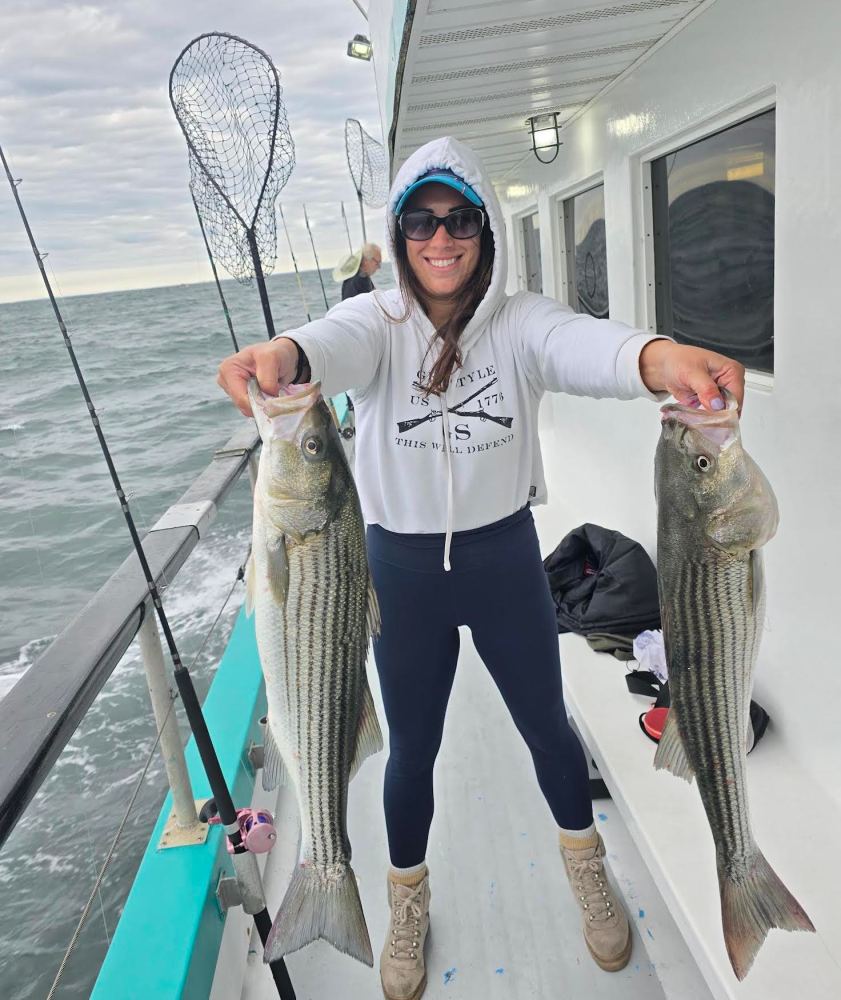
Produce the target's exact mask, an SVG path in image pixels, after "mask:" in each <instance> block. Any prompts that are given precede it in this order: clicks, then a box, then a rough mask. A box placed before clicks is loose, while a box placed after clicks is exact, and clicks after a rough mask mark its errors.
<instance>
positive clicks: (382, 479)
mask: <svg viewBox="0 0 841 1000" xmlns="http://www.w3.org/2000/svg"><path fill="white" fill-rule="evenodd" d="M389 235H390V239H391V248H392V259H393V261H394V262H395V265H396V269H397V274H398V278H399V282H400V288H399V290H393V291H391V292H387V293H374V294H369V295H360V296H357V297H355V298H353V299H349V300H347V301H346V302H342V303H341V304H340V305H338V306H336V307H335V308H334V309H332V310H331V311H330V312H329V313H328V314H327V316H326V317H325V318H324V319H322V320H317V321H316V322H314V323H310V324H308V325H307V326H305V327H303V328H302V329H300V330H296V331H292V332H290V333H288V334H286V335H284V336H281V337H280V338H278V339H276V340H275V341H273V342H271V343H269V344H261V345H257V346H254V347H250V348H247V349H246V350H244V351H241V352H240V353H239V354H236V355H234V356H233V357H231V358H228V359H227V360H226V361H224V362H223V364H222V365H221V367H220V370H219V384H220V385H221V386H222V387H223V388H224V389H225V390H226V391H227V392H228V393H229V394H230V396H231V397H232V399H233V400H234V402H235V403H236V405H237V406H238V407H239V408H240V410H242V412H243V413H246V414H248V413H250V410H249V406H248V399H247V395H246V389H245V386H246V383H247V380H248V379H249V378H251V377H252V376H254V375H256V376H257V378H258V381H259V382H260V385H261V386H262V388H263V389H264V391H266V392H269V393H276V392H277V391H278V387H279V386H280V385H285V384H288V383H290V382H293V381H296V382H297V381H307V380H309V379H320V380H321V381H322V383H323V388H324V392H325V393H326V394H334V393H336V392H339V391H341V390H349V392H350V395H351V396H352V398H353V401H354V404H355V406H356V425H357V458H356V479H357V486H358V489H359V494H360V498H361V501H362V509H363V513H364V516H365V521H366V523H367V524H368V553H369V561H370V564H371V571H372V574H373V577H374V583H375V586H376V589H377V593H378V596H379V600H380V606H381V611H382V619H383V627H382V633H381V635H380V637H379V639H378V640H377V641H376V643H375V645H374V655H375V660H376V664H377V671H378V673H379V677H380V685H381V688H382V694H383V702H384V705H385V711H386V716H387V719H388V727H389V734H390V748H389V759H388V765H387V767H386V777H385V793H384V804H385V817H386V827H387V832H388V844H389V852H390V856H391V866H392V867H391V869H390V871H389V873H388V890H389V903H390V906H391V924H390V928H389V934H388V938H387V940H386V942H385V946H384V948H383V952H382V957H381V961H380V973H381V978H382V985H383V992H384V994H385V996H386V997H387V998H388V1000H416V998H418V997H420V995H421V993H422V992H423V990H424V986H425V982H426V977H425V971H424V957H423V948H424V942H425V939H426V934H427V930H428V927H429V898H430V897H429V876H428V871H427V867H426V845H427V839H428V833H429V827H430V823H431V820H432V813H433V796H432V769H433V764H434V761H435V756H436V754H437V752H438V747H439V745H440V741H441V734H442V730H443V725H444V715H445V711H446V707H447V700H448V697H449V694H450V689H451V686H452V682H453V677H454V673H455V668H456V660H457V658H458V643H459V638H458V626H459V625H467V626H469V627H470V629H471V631H472V634H473V639H474V642H475V644H476V648H477V650H478V651H479V654H480V655H481V657H482V659H483V660H484V662H485V664H486V666H487V668H488V670H489V671H490V672H491V674H492V676H493V679H494V681H495V682H496V684H497V686H498V687H499V689H500V692H501V694H502V696H503V698H504V700H505V702H506V705H507V707H508V709H509V711H510V712H511V715H512V717H513V719H514V722H515V724H516V725H517V728H518V729H519V731H520V733H521V734H522V736H523V738H524V739H525V741H526V743H527V745H528V747H529V750H530V751H531V754H532V758H533V761H534V766H535V771H536V774H537V780H538V783H539V785H540V788H541V790H542V792H543V794H544V796H545V798H546V800H547V803H548V805H549V808H550V810H551V812H552V815H553V817H554V819H555V822H556V823H557V825H558V828H559V839H560V848H561V855H562V858H563V863H564V867H565V869H566V871H567V875H568V876H569V879H570V882H571V883H572V885H573V890H574V893H575V896H576V898H577V899H578V900H579V903H580V905H581V907H582V913H583V916H584V918H585V919H584V938H585V941H586V943H587V946H588V948H589V950H590V952H591V954H592V956H593V958H594V959H595V961H596V962H597V963H598V964H599V965H600V966H601V967H602V968H603V969H606V970H609V971H614V970H618V969H621V968H623V967H624V965H625V964H626V963H627V961H628V958H629V956H630V948H631V939H630V931H629V927H628V921H627V918H626V916H625V913H624V911H623V909H622V906H621V903H620V901H619V897H618V896H617V895H616V893H615V890H614V889H613V887H612V886H611V885H610V883H609V881H608V879H607V875H606V873H605V869H604V864H603V856H604V844H603V842H602V840H601V837H600V836H599V835H598V834H597V832H596V828H595V825H594V823H593V811H592V803H591V801H590V794H589V782H588V776H587V766H586V761H585V757H584V753H583V751H582V748H581V746H580V744H579V743H578V740H577V739H576V737H575V735H574V734H573V733H572V731H571V730H570V728H569V725H568V722H567V718H566V713H565V711H564V705H563V694H562V687H561V670H560V660H559V651H558V639H557V627H556V621H555V615H554V607H553V604H552V600H551V597H550V594H549V589H548V585H547V582H546V578H545V574H544V571H543V565H542V561H541V557H540V550H539V547H538V542H537V537H536V533H535V529H534V523H533V520H532V515H531V512H530V504H533V503H544V502H545V501H546V486H545V483H544V479H543V469H542V463H541V457H540V447H539V441H538V435H537V410H538V404H539V401H540V398H541V396H542V395H543V393H544V392H545V391H547V390H548V391H552V392H569V393H575V394H580V395H589V396H613V397H616V398H620V399H631V398H634V397H638V396H647V397H649V398H651V399H659V398H663V397H664V395H665V394H666V393H672V394H673V395H674V396H676V397H677V398H678V399H679V400H681V401H684V402H689V401H691V400H693V399H695V400H698V401H699V404H698V405H703V406H705V407H707V408H708V409H720V408H721V407H722V406H723V405H724V403H723V400H722V398H721V395H720V392H719V387H726V388H728V389H730V390H731V391H732V392H733V393H734V394H735V396H736V398H737V399H738V400H739V403H740V404H741V401H742V397H743V393H744V370H743V368H742V367H741V365H739V364H738V363H737V362H735V361H731V360H730V359H728V358H725V357H722V356H721V355H718V354H714V353H713V352H711V351H705V350H700V349H697V348H692V347H685V346H679V345H677V344H674V343H673V342H671V341H669V340H665V339H662V338H656V337H652V336H650V335H649V334H646V333H642V332H640V331H638V330H634V329H631V328H629V327H627V326H625V325H623V324H621V323H617V322H614V321H611V320H597V319H593V318H592V317H590V316H585V315H579V314H576V313H574V312H572V310H570V309H569V308H567V307H566V306H563V305H561V304H559V303H557V302H555V301H553V300H551V299H548V298H544V297H543V296H540V295H535V294H533V293H530V292H518V293H517V294H516V295H513V296H508V295H506V294H505V281H506V249H505V246H506V241H505V230H504V223H503V220H502V215H501V211H500V207H499V204H498V202H497V199H496V196H495V194H494V192H493V189H492V187H491V184H490V181H489V179H488V177H487V175H486V174H485V172H484V170H483V168H482V166H481V164H480V163H479V161H478V160H477V158H476V156H475V155H474V154H473V153H472V151H471V150H469V149H468V148H467V147H466V146H464V145H462V144H461V143H459V142H457V141H456V140H454V139H451V138H444V139H439V140H436V141H435V142H431V143H428V144H427V145H426V146H423V147H422V148H420V149H419V150H417V152H415V153H414V154H413V155H412V156H411V157H410V158H409V160H407V162H406V163H405V164H404V166H403V167H402V169H401V170H400V172H399V173H398V175H397V178H396V180H395V182H394V185H393V187H392V191H391V195H390V200H389ZM412 636H417V637H418V638H422V641H418V642H411V641H409V642H407V641H406V639H407V637H412ZM467 888H468V891H469V887H467Z"/></svg>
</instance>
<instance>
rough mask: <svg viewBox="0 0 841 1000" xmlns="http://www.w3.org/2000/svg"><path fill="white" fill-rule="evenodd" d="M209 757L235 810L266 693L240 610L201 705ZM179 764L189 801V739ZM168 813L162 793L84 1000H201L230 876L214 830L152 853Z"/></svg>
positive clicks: (249, 784) (247, 789) (195, 778)
mask: <svg viewBox="0 0 841 1000" xmlns="http://www.w3.org/2000/svg"><path fill="white" fill-rule="evenodd" d="M203 707H204V714H205V719H206V720H207V726H208V729H209V730H210V734H211V737H212V739H213V744H214V746H215V748H216V754H217V756H218V757H219V762H220V764H221V767H222V772H223V774H224V775H225V780H226V781H227V783H228V788H229V789H230V790H231V794H232V796H233V799H234V803H235V805H236V806H237V807H242V806H246V805H248V803H249V802H250V801H251V796H252V792H253V788H254V775H253V774H252V772H251V768H250V766H249V765H248V763H247V757H246V753H247V750H248V746H249V743H250V741H251V740H252V739H253V740H255V741H259V727H258V720H259V719H260V718H261V716H262V715H264V714H265V695H264V691H263V678H262V674H261V672H260V662H259V659H258V656H257V644H256V640H255V637H254V619H253V617H252V618H250V619H249V618H246V617H245V611H244V610H243V611H241V612H240V614H239V617H238V618H237V621H236V624H235V626H234V629H233V632H232V633H231V638H230V640H229V642H228V645H227V648H226V649H225V653H224V655H223V657H222V660H221V661H220V663H219V667H218V669H217V672H216V677H215V678H214V680H213V684H212V685H211V688H210V692H209V693H208V696H207V698H206V699H205V703H204V706H203ZM187 766H188V768H189V771H190V778H191V780H192V783H193V791H194V794H195V797H196V798H197V799H202V798H209V797H210V788H209V786H208V784H207V778H206V777H205V774H204V769H203V768H202V765H201V760H200V758H199V755H198V751H197V750H196V746H195V742H194V741H193V740H192V739H191V740H190V742H189V744H188V745H187ZM171 807H172V803H171V797H170V796H167V799H166V801H165V802H164V805H163V808H162V810H161V814H160V816H159V818H158V822H157V824H156V825H155V829H154V831H153V833H152V836H151V839H150V840H149V845H148V847H147V849H146V853H145V855H144V857H143V860H142V862H141V864H140V868H139V870H138V873H137V877H136V878H135V881H134V885H133V887H132V890H131V892H130V894H129V897H128V900H127V902H126V906H125V909H124V910H123V914H122V917H121V918H120V922H119V924H118V925H117V930H116V932H115V934H114V938H113V940H112V942H111V947H110V948H109V949H108V954H107V955H106V957H105V962H104V963H103V966H102V969H101V970H100V973H99V978H98V979H97V982H96V986H95V987H94V991H93V993H92V994H91V998H92V1000H138V998H139V997H154V998H155V1000H176V998H178V1000H207V997H208V995H209V993H210V987H211V984H212V982H213V974H214V971H215V969H216V958H217V955H218V952H219V946H220V943H221V940H222V931H223V929H224V918H223V917H222V915H221V913H220V911H219V908H218V906H217V903H216V896H215V890H216V884H217V882H218V880H219V876H220V875H221V873H222V872H223V871H224V872H225V873H226V874H228V875H232V874H233V867H232V865H231V861H230V858H229V855H228V853H227V851H226V850H225V844H224V837H223V834H222V829H221V827H219V826H214V827H212V828H211V831H210V834H209V836H208V838H207V841H206V843H205V844H203V845H201V846H198V847H181V848H173V849H170V850H167V851H158V850H157V844H158V842H159V840H160V838H161V833H162V832H163V828H164V826H165V824H166V819H167V817H168V816H169V811H170V809H171Z"/></svg>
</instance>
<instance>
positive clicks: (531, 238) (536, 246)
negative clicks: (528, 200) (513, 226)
mask: <svg viewBox="0 0 841 1000" xmlns="http://www.w3.org/2000/svg"><path fill="white" fill-rule="evenodd" d="M521 224H522V227H523V250H524V252H525V258H526V288H527V289H528V290H529V291H530V292H542V291H543V272H542V270H541V263H540V216H539V215H538V214H537V212H535V213H534V214H533V215H527V216H526V217H525V218H524V219H522V220H521Z"/></svg>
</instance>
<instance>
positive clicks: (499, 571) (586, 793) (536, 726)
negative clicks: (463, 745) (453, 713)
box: [368, 507, 593, 868]
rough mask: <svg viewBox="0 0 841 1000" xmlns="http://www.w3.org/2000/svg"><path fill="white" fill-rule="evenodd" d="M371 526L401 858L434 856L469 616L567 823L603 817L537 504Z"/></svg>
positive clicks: (389, 780)
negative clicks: (442, 769)
mask: <svg viewBox="0 0 841 1000" xmlns="http://www.w3.org/2000/svg"><path fill="white" fill-rule="evenodd" d="M443 556H444V536H443V535H428V534H427V535H403V534H395V533H394V532H391V531H386V530H385V529H384V528H382V527H380V526H379V525H370V526H369V527H368V559H369V562H370V565H371V572H372V574H373V578H374V585H375V587H376V590H377V596H378V598H379V602H380V608H381V610H382V621H383V627H382V632H381V634H380V637H379V639H377V640H376V641H375V643H374V657H375V660H376V664H377V671H378V673H379V675H380V686H381V688H382V694H383V702H384V704H385V713H386V718H387V719H388V728H389V758H388V765H387V767H386V772H385V791H384V804H385V819H386V828H387V831H388V846H389V852H390V854H391V863H392V864H393V865H395V866H397V867H398V868H408V867H411V866H413V865H417V864H420V863H421V861H423V860H424V858H425V857H426V845H427V840H428V837H429V827H430V824H431V822H432V813H433V808H434V799H433V793H432V768H433V765H434V763H435V757H436V755H437V753H438V748H439V747H440V745H441V735H442V732H443V729H444V715H445V713H446V710H447V701H448V699H449V697H450V690H451V688H452V685H453V679H454V677H455V670H456V662H457V660H458V651H459V635H458V626H459V625H467V626H468V627H469V628H470V631H471V633H472V635H473V642H474V644H475V646H476V649H477V650H478V652H479V655H480V656H481V657H482V660H483V661H484V663H485V666H486V667H487V668H488V670H489V671H490V673H491V676H492V677H493V679H494V682H495V683H496V686H497V687H498V688H499V691H500V693H501V694H502V697H503V699H504V700H505V704H506V705H507V707H508V710H509V712H510V713H511V716H512V718H513V719H514V722H515V724H516V726H517V729H518V730H519V731H520V733H521V735H522V737H523V739H524V740H525V741H526V744H527V745H528V748H529V750H530V751H531V755H532V759H533V761H534V768H535V771H536V772H537V780H538V783H539V784H540V788H541V790H542V792H543V794H544V796H545V798H546V801H547V802H548V804H549V808H550V809H551V810H552V815H553V816H554V817H555V821H556V822H557V824H558V826H561V827H564V828H565V829H567V830H583V829H585V828H586V827H588V826H589V825H590V824H591V823H592V822H593V809H592V802H591V799H590V786H589V780H588V775H587V762H586V758H585V756H584V751H583V750H582V748H581V744H580V743H579V742H578V739H577V737H576V735H575V734H574V733H573V731H572V730H571V729H570V727H569V723H568V721H567V716H566V711H565V709H564V702H563V690H562V686H561V661H560V655H559V651H558V627H557V621H556V619H555V608H554V605H553V603H552V597H551V594H550V593H549V585H548V583H547V580H546V574H545V572H544V570H543V563H542V560H541V557H540V548H539V545H538V541H537V533H536V532H535V528H534V520H533V518H532V515H531V511H530V510H529V509H528V508H527V507H526V508H524V509H523V510H520V511H518V512H517V513H516V514H512V515H511V516H510V517H506V518H504V519H503V520H502V521H497V522H496V523H494V524H490V525H487V526H486V527H483V528H476V529H474V530H472V531H461V532H457V533H456V534H454V535H453V542H452V551H451V555H450V563H451V565H452V570H451V571H450V572H449V573H447V572H445V571H444V567H443Z"/></svg>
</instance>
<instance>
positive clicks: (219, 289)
mask: <svg viewBox="0 0 841 1000" xmlns="http://www.w3.org/2000/svg"><path fill="white" fill-rule="evenodd" d="M190 197H191V198H192V199H193V208H195V210H196V218H197V219H198V220H199V229H201V238H202V239H203V240H204V248H205V250H207V259H208V260H209V261H210V267H211V270H212V271H213V280H214V281H215V282H216V291H217V292H219V298H220V300H221V301H222V312H223V313H224V314H225V320H226V321H227V323H228V329H229V330H230V331H231V340H232V341H233V342H234V351H235V352H236V353H237V354H238V353H239V344H238V343H237V337H236V334H235V333H234V324H233V323H232V322H231V316H230V314H229V312H228V303H227V302H226V301H225V293H224V292H223V291H222V286H221V285H220V284H219V274H218V272H217V270H216V261H214V259H213V254H212V253H211V251H210V244H209V243H208V242H207V233H206V232H205V231H204V223H203V222H202V218H201V212H200V211H199V206H198V203H197V202H196V196H195V195H194V194H193V192H192V191H190Z"/></svg>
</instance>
